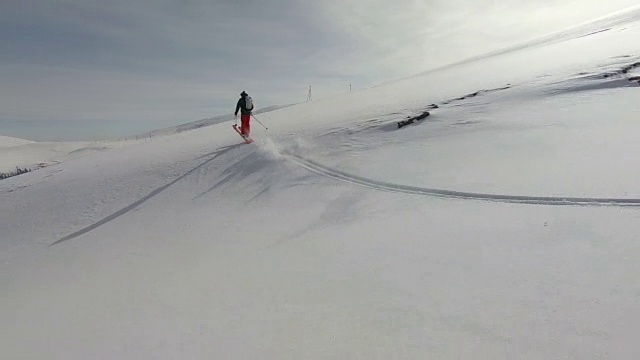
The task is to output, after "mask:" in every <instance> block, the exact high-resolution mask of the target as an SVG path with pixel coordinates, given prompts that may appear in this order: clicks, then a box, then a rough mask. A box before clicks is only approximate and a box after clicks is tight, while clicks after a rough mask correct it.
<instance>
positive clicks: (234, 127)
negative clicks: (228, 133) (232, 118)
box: [231, 124, 253, 144]
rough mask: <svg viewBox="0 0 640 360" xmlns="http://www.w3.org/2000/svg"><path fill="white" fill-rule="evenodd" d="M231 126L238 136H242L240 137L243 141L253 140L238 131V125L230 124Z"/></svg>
mask: <svg viewBox="0 0 640 360" xmlns="http://www.w3.org/2000/svg"><path fill="white" fill-rule="evenodd" d="M231 126H232V127H233V130H235V131H236V132H237V133H238V135H240V137H242V139H244V142H246V143H247V144H251V143H252V142H253V139H252V138H250V137H248V136H246V135H242V133H241V132H240V129H238V125H236V124H233V125H231Z"/></svg>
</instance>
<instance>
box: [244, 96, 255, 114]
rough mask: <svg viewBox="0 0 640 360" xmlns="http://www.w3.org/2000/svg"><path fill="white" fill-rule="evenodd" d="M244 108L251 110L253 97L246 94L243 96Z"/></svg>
mask: <svg viewBox="0 0 640 360" xmlns="http://www.w3.org/2000/svg"><path fill="white" fill-rule="evenodd" d="M244 108H245V109H247V110H253V99H251V96H249V95H247V96H245V97H244Z"/></svg>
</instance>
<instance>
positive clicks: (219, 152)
mask: <svg viewBox="0 0 640 360" xmlns="http://www.w3.org/2000/svg"><path fill="white" fill-rule="evenodd" d="M240 145H243V144H238V145H231V146H227V147H224V148H221V149H218V150H217V151H215V152H213V153H210V154H208V155H209V156H210V155H213V156H212V157H211V158H210V159H207V160H206V161H204V162H203V163H201V164H200V165H198V166H196V167H194V168H193V169H191V170H189V171H188V172H186V173H184V174H183V175H181V176H179V177H177V178H176V179H174V180H173V181H171V182H170V183H168V184H166V185H164V186H161V187H159V188H157V189H155V190H153V191H152V192H150V193H149V194H147V196H145V197H143V198H142V199H140V200H138V201H136V202H134V203H133V204H131V205H129V206H126V207H124V208H122V209H120V210H118V211H116V212H114V213H113V214H111V215H109V216H107V217H105V218H104V219H102V220H100V221H98V222H96V223H94V224H91V225H89V226H87V227H85V228H82V229H80V230H78V231H76V232H74V233H73V234H69V235H67V236H65V237H62V238H60V239H58V240H56V241H55V242H53V243H51V244H50V245H49V246H54V245H57V244H59V243H61V242H64V241H67V240H71V239H75V238H77V237H78V236H80V235H84V234H86V233H88V232H89V231H91V230H94V229H96V228H98V227H100V226H102V225H104V224H106V223H108V222H110V221H112V220H114V219H116V218H118V217H120V216H122V215H124V214H126V213H128V212H129V211H131V210H133V209H135V208H136V207H138V206H140V205H141V204H143V203H144V202H146V201H147V200H149V199H151V198H153V197H154V196H156V195H158V194H159V193H161V192H163V191H164V190H165V189H166V188H168V187H169V186H171V185H173V184H175V183H177V182H178V181H180V180H182V179H184V178H185V177H187V176H189V175H190V174H193V173H194V172H195V171H197V170H198V169H200V168H201V167H203V166H205V165H207V164H208V163H210V162H211V161H213V160H215V159H216V158H218V157H219V156H220V155H222V154H224V153H226V152H228V151H229V150H232V149H233V148H235V147H238V146H240Z"/></svg>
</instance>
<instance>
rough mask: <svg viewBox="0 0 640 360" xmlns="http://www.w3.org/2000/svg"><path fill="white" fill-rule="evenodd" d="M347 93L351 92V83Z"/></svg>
mask: <svg viewBox="0 0 640 360" xmlns="http://www.w3.org/2000/svg"><path fill="white" fill-rule="evenodd" d="M349 92H351V83H349Z"/></svg>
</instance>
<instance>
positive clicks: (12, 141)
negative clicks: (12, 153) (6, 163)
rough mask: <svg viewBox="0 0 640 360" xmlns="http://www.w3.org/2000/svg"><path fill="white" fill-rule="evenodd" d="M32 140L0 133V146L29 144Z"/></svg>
mask: <svg viewBox="0 0 640 360" xmlns="http://www.w3.org/2000/svg"><path fill="white" fill-rule="evenodd" d="M30 143H33V141H30V140H25V139H19V138H14V137H9V136H3V135H0V148H8V147H12V146H20V145H24V144H30Z"/></svg>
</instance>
